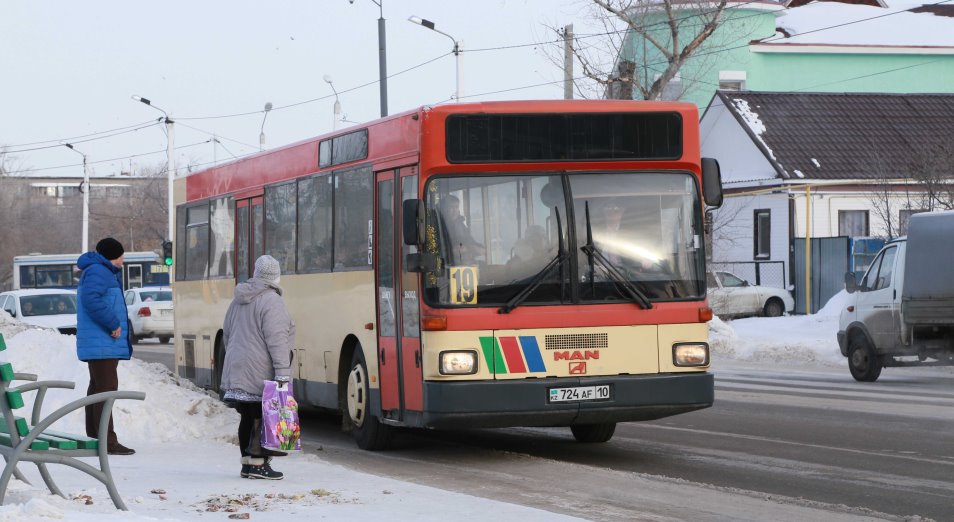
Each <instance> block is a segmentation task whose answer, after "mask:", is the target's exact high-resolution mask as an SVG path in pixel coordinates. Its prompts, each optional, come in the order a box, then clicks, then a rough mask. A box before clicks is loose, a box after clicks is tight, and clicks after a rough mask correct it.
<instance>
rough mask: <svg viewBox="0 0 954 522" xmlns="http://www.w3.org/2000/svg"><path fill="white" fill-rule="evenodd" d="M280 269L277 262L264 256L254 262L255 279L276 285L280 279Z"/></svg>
mask: <svg viewBox="0 0 954 522" xmlns="http://www.w3.org/2000/svg"><path fill="white" fill-rule="evenodd" d="M281 275H282V268H281V265H279V264H278V260H277V259H275V258H274V257H272V256H270V255H268V254H266V255H264V256H262V257H260V258H258V259H256V260H255V277H256V278H258V279H262V280H264V281H269V282H271V283H275V284H278V281H279V280H280V279H281Z"/></svg>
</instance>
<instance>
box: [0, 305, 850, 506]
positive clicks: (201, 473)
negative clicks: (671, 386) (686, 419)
mask: <svg viewBox="0 0 954 522" xmlns="http://www.w3.org/2000/svg"><path fill="white" fill-rule="evenodd" d="M846 296H847V294H846V293H844V292H842V293H840V294H838V295H836V296H835V297H833V298H832V299H831V300H830V301H829V303H828V305H827V306H826V307H824V308H823V309H822V310H820V311H819V312H818V313H817V314H815V315H808V316H805V315H796V316H784V317H777V318H749V319H738V320H734V321H726V322H723V321H721V320H719V319H718V318H716V319H714V320H713V321H712V322H710V325H709V326H710V341H711V344H712V348H713V354H712V361H713V362H712V368H713V371H714V372H715V373H716V377H717V378H718V374H719V371H720V369H721V368H727V367H730V365H732V364H733V363H735V362H737V361H744V362H745V363H746V364H750V363H751V364H756V365H758V364H762V365H764V366H765V368H766V369H767V370H768V369H771V368H774V367H776V366H777V365H778V364H779V363H784V364H787V365H789V366H792V365H796V366H798V367H811V366H816V367H819V366H820V367H840V368H844V367H845V360H844V357H842V356H841V354H840V353H839V351H838V343H837V341H836V340H835V332H836V331H837V327H838V313H839V311H840V310H841V308H842V307H843V306H844V303H845V299H846ZM0 333H2V334H3V335H4V338H5V339H6V342H7V346H8V348H7V350H6V351H5V352H3V353H2V355H0V359H3V360H7V361H10V362H11V363H12V365H13V368H14V371H17V372H28V373H36V374H38V375H39V376H40V378H41V379H44V380H69V381H73V382H75V383H76V388H75V389H74V390H51V391H50V393H49V394H48V395H47V397H46V399H45V400H44V411H45V412H51V411H53V410H54V409H55V408H58V407H60V406H62V405H64V404H66V403H67V402H69V401H71V400H74V399H77V398H79V397H81V396H83V395H84V391H83V390H85V389H86V387H87V384H88V372H87V369H86V366H85V364H83V363H81V362H79V361H77V360H76V358H75V355H74V354H75V349H76V344H75V342H76V341H75V337H74V336H66V335H60V334H59V333H56V332H54V331H48V330H39V329H30V328H27V327H25V326H23V325H22V323H18V322H16V321H15V320H14V319H12V318H10V317H9V316H7V315H6V314H0ZM844 373H845V374H846V375H847V369H844ZM119 382H120V389H124V390H139V391H143V392H145V393H146V400H145V401H142V402H140V401H118V402H117V403H116V405H115V407H114V415H115V419H116V426H117V428H116V429H117V433H118V434H119V436H120V439H121V441H122V442H123V443H124V444H127V445H128V446H130V447H133V448H136V450H137V453H136V454H135V455H133V456H129V457H126V456H113V457H111V458H110V466H111V468H112V469H113V473H114V477H115V478H116V483H117V487H118V488H119V492H120V494H121V495H122V497H123V498H124V500H125V502H126V504H127V506H128V507H129V509H130V510H131V511H130V512H129V513H122V512H118V511H116V510H115V509H114V507H113V505H112V503H111V502H110V500H109V496H108V494H107V492H106V489H105V487H103V486H102V485H101V484H99V483H98V482H96V481H94V480H93V479H91V478H89V477H87V476H85V475H83V474H82V473H80V472H77V471H74V470H71V469H68V468H64V467H62V466H53V469H52V474H53V476H54V479H55V480H56V481H57V483H58V484H59V485H60V487H61V489H63V491H64V493H65V494H66V495H67V496H68V497H69V500H67V499H63V498H60V497H56V496H53V495H51V494H49V493H48V492H47V491H46V490H45V489H43V488H42V486H39V485H40V484H42V481H40V478H39V476H38V474H37V472H36V470H35V468H34V467H33V466H32V465H24V466H22V467H21V469H22V470H23V471H24V472H25V473H26V475H27V477H28V478H30V479H33V480H32V481H33V484H34V486H29V485H26V484H24V483H22V482H19V481H17V480H13V481H11V485H10V487H9V490H8V492H7V497H6V503H5V505H3V506H0V521H4V522H17V521H24V522H25V521H36V520H67V521H83V522H86V521H89V522H92V521H97V522H100V521H111V520H116V521H134V522H135V521H146V520H210V519H213V520H223V519H226V517H225V516H224V515H225V514H224V513H221V512H218V511H215V510H219V511H221V510H222V507H223V506H226V505H229V502H230V501H231V502H233V505H234V502H235V501H237V500H242V501H243V505H241V506H238V507H236V509H237V512H240V513H241V512H246V513H250V515H251V518H250V519H251V520H259V521H262V520H288V519H289V518H290V516H291V515H294V516H295V518H301V519H303V520H315V519H319V518H324V519H327V520H344V519H348V520H351V521H354V522H360V521H364V520H367V521H372V520H381V519H389V520H411V519H413V520H422V521H424V520H435V521H438V520H440V521H443V520H485V519H486V514H487V513H494V518H496V519H498V520H521V521H525V522H532V521H537V520H540V521H543V520H546V521H550V520H556V521H559V520H577V519H574V518H571V517H566V516H562V515H559V514H555V513H552V512H548V511H543V510H539V509H531V508H528V507H523V506H518V505H514V504H508V503H503V502H497V501H493V500H489V499H484V498H478V497H474V496H470V495H466V494H461V493H456V492H449V491H441V490H437V489H435V488H431V487H426V486H421V485H417V484H412V483H408V482H402V481H399V480H393V479H389V478H386V477H378V476H373V475H369V474H365V473H361V472H357V471H353V470H350V469H347V468H346V467H342V466H338V465H334V464H331V463H328V462H326V461H324V460H323V459H322V458H321V457H320V455H321V454H320V452H315V451H310V452H309V451H304V452H301V453H293V454H292V455H290V456H289V457H286V458H283V459H279V461H276V463H275V468H276V469H279V470H280V471H283V472H284V473H285V476H286V478H285V479H284V480H282V481H264V480H248V479H242V478H240V477H239V476H238V468H239V465H238V451H237V449H236V446H235V444H236V436H235V430H236V427H237V425H238V415H237V414H236V412H235V411H234V410H231V409H229V408H226V407H225V406H224V405H223V404H222V403H221V402H219V401H218V399H217V398H215V397H213V396H212V395H210V394H208V393H206V392H203V391H201V390H199V389H197V388H196V387H195V386H193V385H192V384H191V383H179V382H177V380H176V379H175V378H174V377H173V376H172V374H171V372H169V370H168V369H166V368H165V367H164V366H162V365H160V364H156V363H146V362H143V361H141V360H138V359H132V360H130V361H124V362H122V363H121V364H120V365H119ZM24 399H25V402H26V409H25V410H23V411H29V408H32V400H33V397H32V394H27V396H25V397H24ZM183 419H185V421H184V422H183ZM83 426H84V421H83V413H82V411H81V410H80V411H77V412H74V413H72V414H71V415H69V416H67V417H65V418H64V419H62V420H61V421H59V422H58V423H57V424H55V425H54V426H53V427H54V429H57V430H59V431H67V432H72V433H83V430H84V427H83ZM306 446H307V445H306ZM307 449H308V448H307V447H306V450H307ZM170 456H175V458H170ZM647 477H649V476H647ZM646 480H651V478H647V479H646ZM666 484H668V486H666ZM653 487H655V486H653ZM660 487H663V489H665V490H666V492H667V493H666V494H667V495H670V497H668V498H669V500H670V501H672V502H681V501H682V499H684V498H685V496H687V495H689V496H692V495H700V494H707V495H708V494H711V493H712V492H711V491H708V490H704V489H699V488H703V486H700V485H695V484H682V485H681V486H680V487H678V488H673V486H672V484H671V483H662V486H660ZM718 494H719V495H720V499H722V500H723V501H725V502H726V503H733V502H737V503H739V504H740V505H749V504H751V506H749V507H752V508H753V509H763V510H764V509H767V508H766V507H765V503H766V500H765V499H762V498H756V499H753V498H750V497H747V496H746V495H744V494H742V493H740V494H735V493H732V492H729V491H724V490H719V492H718ZM282 495H284V496H282ZM87 497H89V500H90V501H91V502H92V503H91V504H87V503H86V501H85V499H86V498H87ZM435 498H440V499H441V502H440V506H441V508H440V510H435V508H434V499H435ZM660 501H662V500H661V499H660ZM771 509H777V510H782V511H777V513H782V512H783V511H784V510H798V509H803V510H804V511H802V512H801V519H804V520H811V519H813V518H814V517H817V516H818V514H817V513H814V514H813V513H812V512H811V511H810V510H809V509H808V508H798V507H797V506H791V505H787V504H786V503H785V502H781V503H780V504H777V505H773V507H772V508H771ZM210 517H211V518H210ZM637 518H638V516H637ZM797 518H798V516H797V514H796V516H795V518H794V519H797Z"/></svg>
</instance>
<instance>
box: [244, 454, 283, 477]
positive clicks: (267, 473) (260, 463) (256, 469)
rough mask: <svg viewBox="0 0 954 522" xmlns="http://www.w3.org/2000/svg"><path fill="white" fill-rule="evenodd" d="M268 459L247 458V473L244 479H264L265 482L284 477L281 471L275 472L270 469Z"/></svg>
mask: <svg viewBox="0 0 954 522" xmlns="http://www.w3.org/2000/svg"><path fill="white" fill-rule="evenodd" d="M269 460H270V459H262V458H255V457H251V458H249V465H248V473H247V474H246V475H245V478H250V479H266V480H281V479H283V478H284V477H285V474H284V473H282V472H281V471H275V470H273V469H272V466H271V464H269V462H268V461H269Z"/></svg>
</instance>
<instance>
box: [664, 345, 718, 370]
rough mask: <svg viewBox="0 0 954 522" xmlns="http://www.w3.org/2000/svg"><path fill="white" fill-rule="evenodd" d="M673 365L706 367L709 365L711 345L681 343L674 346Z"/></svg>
mask: <svg viewBox="0 0 954 522" xmlns="http://www.w3.org/2000/svg"><path fill="white" fill-rule="evenodd" d="M672 363H673V364H675V365H676V366H706V365H708V364H709V345H708V344H706V343H679V344H674V345H672Z"/></svg>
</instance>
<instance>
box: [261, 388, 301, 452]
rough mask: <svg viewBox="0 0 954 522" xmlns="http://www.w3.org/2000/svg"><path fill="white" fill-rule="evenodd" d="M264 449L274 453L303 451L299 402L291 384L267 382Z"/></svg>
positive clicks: (263, 415) (263, 403)
mask: <svg viewBox="0 0 954 522" xmlns="http://www.w3.org/2000/svg"><path fill="white" fill-rule="evenodd" d="M262 447H263V448H265V449H270V450H273V451H297V450H300V449H301V426H300V424H299V422H298V402H297V401H296V400H295V397H294V396H293V395H292V386H291V383H287V384H286V383H281V384H279V383H278V382H275V381H265V391H264V392H263V393H262Z"/></svg>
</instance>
